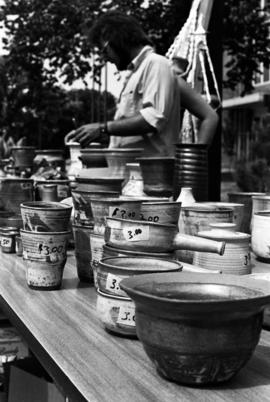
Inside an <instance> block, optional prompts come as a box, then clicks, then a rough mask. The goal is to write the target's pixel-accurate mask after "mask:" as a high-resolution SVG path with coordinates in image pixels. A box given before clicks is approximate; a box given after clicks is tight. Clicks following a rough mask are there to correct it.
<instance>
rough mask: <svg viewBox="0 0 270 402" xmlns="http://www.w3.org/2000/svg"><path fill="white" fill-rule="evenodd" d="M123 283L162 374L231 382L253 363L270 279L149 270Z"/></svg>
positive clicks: (195, 380)
mask: <svg viewBox="0 0 270 402" xmlns="http://www.w3.org/2000/svg"><path fill="white" fill-rule="evenodd" d="M120 287H121V288H122V289H123V290H124V291H125V292H126V293H127V294H128V295H129V296H130V297H131V298H132V299H133V300H134V302H135V306H136V312H135V313H136V330H137V336H138V338H139V339H140V341H141V342H142V344H143V347H144V349H145V351H146V353H147V355H148V356H149V358H150V359H151V360H152V362H153V363H154V365H155V366H156V368H157V371H158V373H159V374H160V375H161V376H162V377H165V378H167V379H169V380H171V381H175V382H178V383H181V384H190V385H200V384H215V383H221V382H224V381H227V380H229V379H230V378H232V377H233V376H234V375H235V374H236V373H237V372H238V371H239V370H240V369H241V368H242V367H243V366H244V365H245V364H246V363H247V362H248V360H249V359H250V357H251V356H252V354H253V352H254V349H255V347H256V345H257V343H258V341H259V338H260V333H261V328H262V320H263V311H264V307H265V306H266V305H267V304H268V303H269V301H270V284H269V283H268V282H266V281H259V280H258V281H255V280H254V279H249V278H247V277H239V276H234V275H207V274H199V273H196V274H192V273H184V272H181V273H170V274H147V275H138V276H134V277H130V278H127V279H123V281H122V282H121V283H120Z"/></svg>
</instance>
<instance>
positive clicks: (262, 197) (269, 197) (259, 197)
mask: <svg viewBox="0 0 270 402" xmlns="http://www.w3.org/2000/svg"><path fill="white" fill-rule="evenodd" d="M252 199H254V200H267V201H269V200H270V194H265V195H252Z"/></svg>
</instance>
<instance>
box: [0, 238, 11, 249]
mask: <svg viewBox="0 0 270 402" xmlns="http://www.w3.org/2000/svg"><path fill="white" fill-rule="evenodd" d="M11 245H12V239H11V237H4V236H2V239H1V246H2V247H11Z"/></svg>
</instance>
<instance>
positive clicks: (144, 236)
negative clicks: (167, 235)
mask: <svg viewBox="0 0 270 402" xmlns="http://www.w3.org/2000/svg"><path fill="white" fill-rule="evenodd" d="M123 235H124V238H125V240H127V241H145V240H149V226H140V225H138V226H136V227H132V228H129V227H127V228H123Z"/></svg>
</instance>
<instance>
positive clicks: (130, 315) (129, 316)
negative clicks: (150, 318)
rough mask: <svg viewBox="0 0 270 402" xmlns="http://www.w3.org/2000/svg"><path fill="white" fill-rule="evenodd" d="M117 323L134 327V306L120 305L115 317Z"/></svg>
mask: <svg viewBox="0 0 270 402" xmlns="http://www.w3.org/2000/svg"><path fill="white" fill-rule="evenodd" d="M117 323H118V324H122V325H129V326H131V327H135V325H136V322H135V306H134V307H132V306H130V305H126V306H121V307H120V308H119V314H118V317H117Z"/></svg>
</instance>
